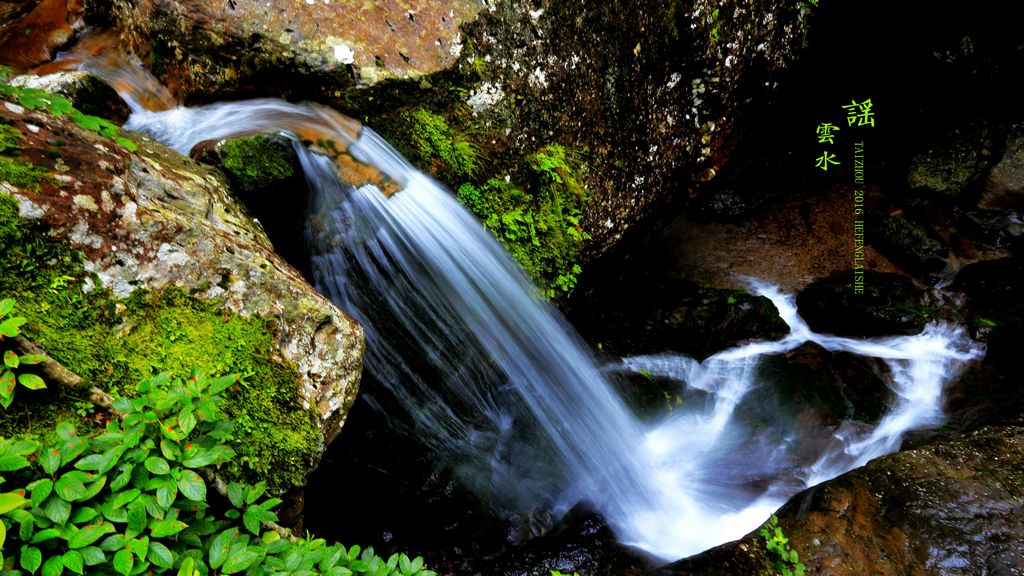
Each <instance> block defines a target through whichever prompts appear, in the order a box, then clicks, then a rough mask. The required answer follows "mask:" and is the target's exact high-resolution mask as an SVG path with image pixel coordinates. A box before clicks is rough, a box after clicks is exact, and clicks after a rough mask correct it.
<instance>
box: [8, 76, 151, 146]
mask: <svg viewBox="0 0 1024 576" xmlns="http://www.w3.org/2000/svg"><path fill="white" fill-rule="evenodd" d="M12 73H13V71H12V70H11V69H10V68H8V67H7V66H3V65H0V98H5V99H7V100H12V101H17V102H18V104H21V105H22V106H24V107H25V108H28V109H29V110H45V111H47V112H49V113H50V114H53V115H54V116H65V115H66V116H67V117H68V120H70V121H71V122H73V123H75V124H76V125H78V126H79V127H81V128H84V129H86V130H89V131H91V132H96V133H98V134H99V135H100V136H103V137H105V138H109V139H111V140H113V141H114V142H116V143H118V144H119V145H121V146H122V147H124V148H125V149H127V150H131V151H134V150H136V148H137V146H136V145H135V143H134V142H132V141H131V140H129V139H128V138H125V137H123V136H120V128H119V127H118V126H117V124H114V123H113V122H111V121H109V120H106V119H103V118H100V117H99V116H93V115H91V114H85V113H83V112H80V111H79V110H77V109H75V107H74V106H72V105H71V102H69V101H68V99H67V98H65V97H63V96H60V95H58V94H50V93H49V92H46V91H44V90H40V89H38V88H27V87H24V86H13V85H11V84H8V83H7V82H6V80H7V79H8V78H9V77H10V76H11V74H12Z"/></svg>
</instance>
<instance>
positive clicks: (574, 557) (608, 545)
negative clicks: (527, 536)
mask: <svg viewBox="0 0 1024 576" xmlns="http://www.w3.org/2000/svg"><path fill="white" fill-rule="evenodd" d="M552 570H557V571H559V572H562V573H565V574H572V573H573V572H579V573H581V574H588V575H593V576H613V575H614V576H639V575H640V574H644V573H646V571H647V560H646V559H644V558H643V557H641V556H640V555H638V554H637V553H635V552H632V551H630V550H629V549H627V548H626V547H625V546H622V545H621V544H618V543H617V542H616V541H615V536H614V534H612V531H611V529H609V528H608V525H607V524H606V523H605V521H604V518H602V517H601V515H600V514H598V513H597V512H593V511H591V510H590V509H589V508H588V507H587V506H586V505H585V504H577V505H576V506H575V507H574V508H573V509H572V510H570V511H569V513H568V514H566V515H565V516H564V517H563V518H562V519H561V520H560V521H559V522H558V523H557V524H556V525H555V526H554V527H553V528H551V530H549V531H548V532H546V533H545V534H544V535H543V536H541V537H539V538H535V539H533V540H530V541H529V542H528V543H527V544H526V545H524V546H519V547H516V548H513V549H512V550H510V551H508V552H506V553H504V554H501V555H498V556H497V557H496V558H494V559H493V560H492V561H490V562H488V563H487V564H486V565H485V566H484V567H483V569H482V571H481V572H480V573H482V574H499V575H501V576H533V575H534V574H549V573H550V572H551V571H552Z"/></svg>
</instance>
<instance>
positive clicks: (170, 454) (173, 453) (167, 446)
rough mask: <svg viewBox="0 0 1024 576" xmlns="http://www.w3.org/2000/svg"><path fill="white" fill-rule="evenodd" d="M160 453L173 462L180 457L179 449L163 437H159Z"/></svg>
mask: <svg viewBox="0 0 1024 576" xmlns="http://www.w3.org/2000/svg"><path fill="white" fill-rule="evenodd" d="M160 453H161V454H163V455H164V458H166V459H168V460H170V461H171V462H175V461H177V460H179V459H181V450H180V449H179V448H178V447H177V446H176V445H174V444H172V443H171V442H167V441H166V440H164V439H163V438H161V439H160Z"/></svg>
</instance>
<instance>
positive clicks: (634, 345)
mask: <svg viewBox="0 0 1024 576" xmlns="http://www.w3.org/2000/svg"><path fill="white" fill-rule="evenodd" d="M592 290H593V292H592V293H588V294H580V295H578V296H574V303H573V308H572V309H570V311H569V318H570V320H571V321H572V322H573V324H574V325H575V326H576V328H577V329H578V330H579V331H580V333H581V334H583V336H584V337H585V338H586V339H588V340H589V341H591V342H592V343H593V344H594V345H595V346H596V345H600V347H601V349H602V350H603V351H604V352H606V353H609V354H614V355H618V356H636V355H641V354H655V353H659V352H668V351H671V352H677V353H680V354H686V355H688V356H692V357H695V358H698V359H702V358H706V357H708V356H710V355H711V354H714V353H715V352H719V351H721V350H724V349H726V348H731V347H733V346H736V345H738V344H741V343H745V342H748V341H751V340H777V339H779V338H781V337H783V336H785V335H786V333H788V331H789V328H788V327H787V326H786V323H785V322H783V321H782V319H781V318H780V317H779V312H778V310H777V309H776V308H775V305H774V304H772V303H771V301H770V300H768V299H767V298H765V297H763V296H754V295H752V294H750V293H749V292H746V291H742V290H728V289H721V288H711V287H701V286H698V285H696V284H693V283H690V282H686V281H682V280H674V279H668V278H657V277H650V276H648V277H634V278H632V279H628V280H627V279H625V278H624V279H622V282H621V283H604V284H602V287H601V288H599V287H596V286H595V287H594V288H593V289H592Z"/></svg>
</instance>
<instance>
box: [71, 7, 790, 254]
mask: <svg viewBox="0 0 1024 576" xmlns="http://www.w3.org/2000/svg"><path fill="white" fill-rule="evenodd" d="M91 13H92V14H93V15H94V18H95V19H96V20H97V21H102V20H104V19H106V20H110V21H111V22H112V25H113V27H114V28H116V29H117V30H118V31H119V34H120V36H121V38H122V40H123V41H124V42H125V44H126V45H127V46H128V48H130V49H131V50H132V51H134V52H135V53H136V54H138V55H139V56H141V57H142V58H143V60H144V61H146V63H147V65H148V66H149V68H150V69H151V70H153V71H154V73H156V74H157V75H158V76H159V77H160V78H161V79H162V80H164V81H165V82H166V83H167V84H168V85H169V86H170V87H171V88H172V90H173V91H174V92H175V94H176V95H178V97H179V98H182V99H183V100H185V101H194V100H206V99H209V98H210V97H211V95H213V94H217V95H219V97H221V98H223V97H224V95H231V94H234V95H253V94H259V95H277V96H284V97H287V98H290V99H315V100H318V101H322V102H328V103H332V104H333V105H335V106H336V107H338V108H339V109H341V110H343V111H345V112H346V113H348V114H349V115H351V116H354V117H360V118H367V124H368V125H369V126H371V127H372V128H373V129H375V130H377V131H379V132H381V133H382V134H383V135H384V136H385V137H387V138H388V139H389V140H390V141H391V142H392V143H393V144H395V145H396V147H398V149H399V150H400V151H402V152H403V153H409V152H411V151H415V149H416V146H415V142H414V141H413V139H411V138H410V137H409V133H410V130H409V126H408V124H409V120H408V119H409V118H410V117H416V116H415V115H410V114H408V113H409V112H411V111H416V110H417V109H420V108H423V109H425V110H427V111H429V112H431V113H438V112H440V113H441V114H440V116H441V117H443V118H445V119H447V121H448V122H449V123H451V128H452V130H451V131H450V132H451V133H452V134H454V135H455V137H456V140H457V141H458V143H460V144H462V145H465V146H466V147H467V148H468V149H470V150H477V151H479V156H481V157H486V158H487V159H488V162H486V163H485V166H484V168H483V169H473V170H468V173H469V175H468V176H465V175H462V174H464V173H462V174H460V176H459V177H458V178H455V177H453V176H452V174H453V173H460V172H461V171H458V170H454V171H453V170H448V169H447V168H446V167H445V166H443V165H442V164H440V163H438V162H437V161H436V159H435V158H419V159H418V160H419V163H420V165H421V166H424V167H430V168H434V175H435V176H438V177H447V180H446V182H445V183H446V184H447V185H448V186H449V187H450V188H452V189H453V190H454V189H457V188H459V187H460V186H461V185H462V184H466V183H471V184H473V185H475V186H476V187H477V188H480V187H482V186H483V185H484V184H485V183H486V182H488V181H489V180H491V179H498V180H504V179H505V178H506V177H509V178H511V179H512V181H511V184H512V185H513V186H516V187H518V188H520V189H524V190H527V192H531V193H536V188H538V187H539V185H538V184H537V183H536V182H531V170H530V168H531V165H532V163H531V160H530V158H531V157H532V155H534V154H535V153H537V152H538V151H541V150H542V149H544V147H545V146H548V145H551V144H558V145H562V146H564V147H565V148H566V149H568V150H570V151H571V152H572V153H573V154H574V155H576V156H577V157H580V158H584V159H585V160H586V170H585V171H584V173H583V176H584V178H583V180H582V183H583V184H585V185H586V186H585V187H586V189H587V190H588V191H589V194H588V195H587V198H588V201H587V203H586V206H585V207H584V209H583V210H582V212H581V222H580V227H581V231H582V232H585V233H586V234H587V235H589V236H590V238H589V239H588V241H587V252H588V254H589V253H596V252H600V251H603V250H604V249H606V248H607V247H609V246H610V245H612V244H613V243H614V242H615V241H617V239H618V238H619V237H620V236H621V235H622V233H623V231H624V230H626V229H627V228H628V227H630V226H632V225H633V224H635V223H637V222H639V221H640V220H642V219H643V218H646V217H650V216H651V215H653V214H655V213H656V212H657V210H658V209H659V208H661V207H664V206H665V205H667V204H668V203H669V202H670V201H672V200H673V199H680V198H685V197H686V196H687V195H686V194H679V193H678V192H679V191H680V190H684V189H685V188H686V187H687V186H690V185H694V184H696V183H699V182H703V181H706V180H708V179H710V178H712V177H713V176H714V175H715V173H716V171H717V170H719V169H720V167H721V165H722V164H723V163H724V159H725V157H726V155H727V153H728V151H729V149H730V148H731V147H732V142H733V138H734V134H733V133H734V132H736V131H737V130H738V126H740V125H742V123H743V118H744V114H745V112H746V111H747V109H748V108H749V107H750V104H751V103H752V102H753V101H755V100H759V99H761V97H762V96H763V95H765V94H768V93H769V92H770V91H771V90H773V89H774V87H775V85H776V79H777V77H778V76H779V75H780V74H781V72H782V71H783V70H784V69H785V67H786V66H787V65H788V64H789V63H790V62H791V61H792V60H793V59H794V57H795V52H796V50H797V48H798V47H799V46H800V43H801V41H802V30H803V27H804V17H805V16H804V13H803V12H801V10H800V9H799V5H797V4H793V3H791V2H782V1H780V0H760V1H759V2H756V3H754V4H750V3H746V2H739V1H737V0H730V1H729V2H726V3H725V4H721V3H713V2H708V1H706V0H688V1H686V2H673V3H668V4H666V3H662V4H650V5H648V4H643V5H640V4H636V3H635V2H629V1H626V0H615V1H614V2H610V3H605V4H602V5H600V6H589V5H581V4H572V3H569V4H566V3H559V2H550V1H549V0H545V1H543V2H540V3H537V2H527V1H525V0H495V1H493V2H476V1H472V0H459V1H458V2H455V3H438V2H432V1H430V0H416V1H414V2H411V3H395V2H386V3H378V4H373V3H365V2H354V1H352V0H305V2H301V1H295V0H289V1H287V2H283V1H280V0H279V1H276V2H271V3H269V4H252V3H244V2H234V1H229V2H227V3H226V4H224V3H214V2H210V1H209V0H203V1H202V2H183V1H180V0H171V1H159V2H158V1H156V0H143V1H141V2H129V1H127V0H109V1H108V2H101V3H99V4H97V5H95V6H94V7H93V8H92V12H91ZM460 27H461V30H460ZM395 80H405V81H395ZM368 87H369V88H370V89H366V88H368ZM407 155H408V154H407ZM413 156H414V155H413ZM413 160H417V158H415V157H413ZM449 160H450V159H449ZM481 164H484V163H481ZM635 166H643V167H644V168H643V174H638V173H635V171H634V170H633V169H632V167H635ZM623 167H626V168H625V169H624V168H623ZM559 272H561V271H559Z"/></svg>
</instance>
